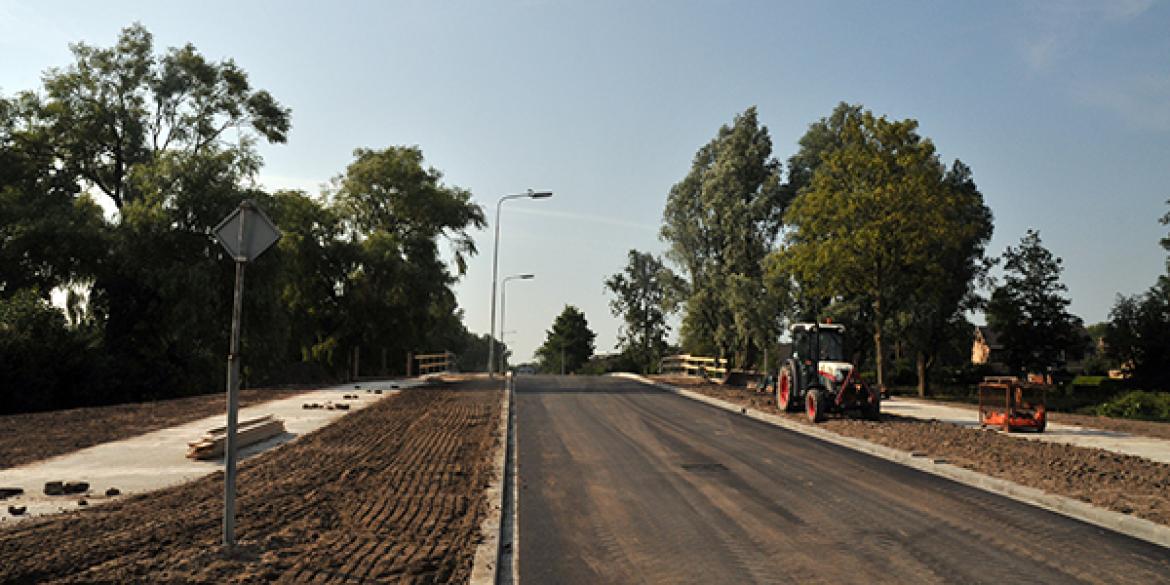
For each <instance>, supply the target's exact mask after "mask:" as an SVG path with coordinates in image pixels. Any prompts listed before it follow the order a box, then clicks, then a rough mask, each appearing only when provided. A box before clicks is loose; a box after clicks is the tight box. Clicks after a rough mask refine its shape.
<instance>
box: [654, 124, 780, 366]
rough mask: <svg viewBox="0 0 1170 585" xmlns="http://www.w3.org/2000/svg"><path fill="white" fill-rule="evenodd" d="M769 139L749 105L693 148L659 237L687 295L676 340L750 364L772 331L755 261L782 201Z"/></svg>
mask: <svg viewBox="0 0 1170 585" xmlns="http://www.w3.org/2000/svg"><path fill="white" fill-rule="evenodd" d="M780 171H781V166H780V163H779V161H777V160H776V159H775V158H774V157H773V156H772V139H771V137H770V136H769V135H768V129H767V128H766V127H764V126H763V125H761V124H760V122H759V119H758V116H757V113H756V109H755V108H754V107H752V108H748V109H747V110H746V111H745V112H743V113H742V114H740V115H738V116H736V117H735V120H734V121H733V122H732V124H731V125H730V126H723V127H721V128H720V129H719V131H718V133H717V134H716V136H715V138H714V139H712V140H711V142H709V143H707V144H706V145H704V146H703V147H702V148H700V149H699V151H698V152H697V153H696V154H695V158H694V160H693V162H692V164H691V170H690V172H689V173H687V176H686V177H684V178H683V180H681V181H679V182H678V183H676V184H675V185H674V186H673V187H672V188H671V189H670V194H669V196H668V197H667V202H666V209H665V210H664V211H663V225H662V230H661V233H660V236H661V238H662V239H663V240H664V241H666V242H667V243H669V244H670V250H669V251H668V252H667V258H669V259H670V260H671V261H673V262H674V263H675V264H676V265H677V266H679V267H680V268H681V269H682V271H683V273H684V276H685V279H686V281H687V289H688V291H689V294H688V295H687V296H686V299H685V309H686V312H685V314H684V317H683V325H682V345H683V347H684V348H685V349H687V350H688V351H691V352H695V353H705V354H719V355H728V356H730V357H732V358H733V360H734V363H736V364H738V365H740V366H748V365H752V364H754V363H755V361H756V356H757V353H758V352H759V350H760V348H761V347H763V346H764V345H765V344H767V343H768V342H769V340H771V339H774V338H775V336H776V335H777V334H778V333H779V331H778V329H777V327H775V326H774V325H775V324H774V322H773V321H774V320H773V316H774V314H775V311H774V310H773V309H772V307H771V306H769V305H768V303H767V302H766V300H767V299H766V297H765V295H764V294H763V293H764V283H763V267H762V261H763V259H764V257H765V256H767V254H768V252H769V250H770V249H771V246H772V244H773V243H774V242H775V239H776V237H777V234H778V233H779V230H780V227H781V216H782V214H783V212H784V208H785V206H786V204H787V199H786V198H785V197H784V192H783V190H782V189H781V183H780Z"/></svg>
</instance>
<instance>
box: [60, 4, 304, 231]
mask: <svg viewBox="0 0 1170 585" xmlns="http://www.w3.org/2000/svg"><path fill="white" fill-rule="evenodd" d="M71 49H72V51H73V56H74V63H73V64H72V65H70V66H68V67H66V68H64V69H50V70H49V71H48V72H47V73H46V74H45V76H44V84H45V99H44V103H43V107H42V108H41V116H42V117H43V120H44V122H45V123H46V124H48V125H49V127H50V128H51V133H52V135H53V137H54V144H55V146H56V154H57V155H58V156H59V158H60V159H61V161H62V162H63V164H64V165H65V167H66V168H67V169H68V170H70V171H72V172H74V173H76V174H77V175H78V176H80V177H81V178H82V179H83V180H84V181H85V183H86V184H88V185H91V186H93V187H96V188H97V189H99V190H101V192H103V193H105V194H106V195H107V196H109V197H110V199H111V200H112V201H113V203H114V205H115V206H116V207H118V208H119V209H121V208H122V207H123V206H124V205H126V204H127V203H129V202H132V201H134V200H136V199H139V198H141V197H144V196H145V195H146V193H144V192H142V191H141V190H140V189H137V188H136V185H135V183H134V181H133V177H134V175H135V174H136V173H137V172H138V170H137V169H138V167H140V166H141V165H149V164H151V163H153V162H154V161H155V160H156V159H157V158H158V157H159V156H160V155H163V154H164V153H172V154H174V153H183V154H187V155H196V156H198V155H202V154H206V153H209V152H215V151H219V150H223V149H224V148H235V149H237V150H238V151H239V153H240V155H241V157H243V158H253V157H254V151H252V150H251V149H250V146H251V144H252V143H253V142H254V141H255V140H256V138H261V139H264V140H267V141H269V142H277V143H282V142H284V141H285V140H286V138H287V135H288V130H289V127H290V123H289V110H288V109H287V108H285V107H283V106H281V105H280V104H279V103H278V102H277V101H276V100H275V99H274V98H273V97H272V95H271V94H269V93H268V92H267V91H264V90H257V89H253V88H252V87H251V84H250V83H249V81H248V76H247V74H246V73H245V72H244V71H243V70H242V69H241V68H240V67H239V66H237V65H236V64H235V62H234V61H232V60H230V59H228V60H225V61H221V62H212V61H209V60H207V59H206V58H205V57H204V56H203V55H202V54H200V53H199V51H197V50H196V49H195V47H194V46H192V45H190V44H188V45H185V46H183V47H180V48H171V49H169V50H167V51H166V52H165V53H164V54H161V55H158V54H155V52H154V39H153V36H152V35H151V34H150V32H149V31H147V30H146V28H145V27H143V26H142V25H141V24H134V25H131V26H129V27H127V28H125V29H123V30H122V32H121V34H120V35H119V37H118V41H117V43H116V44H115V45H114V46H113V47H108V48H103V47H94V46H90V45H87V44H85V43H77V44H75V45H72V47H71ZM229 130H240V131H244V132H243V133H242V134H241V136H242V137H241V138H240V139H239V141H238V142H236V143H234V144H232V143H230V142H227V141H226V140H225V137H227V136H229V134H228V131H229ZM233 134H234V133H233ZM252 162H253V163H254V161H252Z"/></svg>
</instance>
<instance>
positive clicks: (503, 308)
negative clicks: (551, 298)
mask: <svg viewBox="0 0 1170 585" xmlns="http://www.w3.org/2000/svg"><path fill="white" fill-rule="evenodd" d="M533 278H536V275H535V274H513V275H512V276H505V277H504V283H503V284H501V285H500V342H501V343H502V342H503V341H504V314H505V313H506V312H507V308H508V301H507V299H508V281H509V280H532V279H533ZM506 349H507V348H506V346H505V347H504V348H501V349H500V371H501V372H503V371H504V369H505V366H507V365H508V360H507V358H505V357H504V355H503V353H504V351H505V350H506Z"/></svg>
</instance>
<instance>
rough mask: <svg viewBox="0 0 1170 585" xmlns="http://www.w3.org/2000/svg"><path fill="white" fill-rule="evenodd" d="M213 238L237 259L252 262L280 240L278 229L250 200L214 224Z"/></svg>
mask: <svg viewBox="0 0 1170 585" xmlns="http://www.w3.org/2000/svg"><path fill="white" fill-rule="evenodd" d="M215 237H216V238H217V239H219V243H220V244H221V245H223V247H224V249H225V250H227V251H228V254H231V256H232V259H234V260H236V261H237V262H251V261H253V260H255V259H256V257H257V256H259V255H260V254H263V253H264V251H265V250H267V249H268V248H271V247H272V245H273V244H275V243H276V242H277V240H279V239H280V230H278V229H276V226H275V225H273V224H272V220H270V219H268V216H267V215H264V212H263V211H261V210H260V208H259V207H257V206H256V204H255V203H253V202H252V201H251V200H244V202H243V203H240V206H239V207H237V208H236V210H235V211H233V212H231V214H230V215H228V216H227V217H225V218H224V220H223V221H221V222H219V225H217V226H215Z"/></svg>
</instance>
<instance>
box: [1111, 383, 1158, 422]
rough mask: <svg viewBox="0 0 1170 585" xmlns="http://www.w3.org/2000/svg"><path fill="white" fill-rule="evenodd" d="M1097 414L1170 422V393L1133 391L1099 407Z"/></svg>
mask: <svg viewBox="0 0 1170 585" xmlns="http://www.w3.org/2000/svg"><path fill="white" fill-rule="evenodd" d="M1097 414H1099V415H1101V416H1112V417H1116V418H1133V419H1140V420H1154V421H1167V422H1170V392H1146V391H1143V390H1132V391H1130V392H1126V393H1125V394H1122V395H1121V396H1119V397H1117V398H1114V399H1113V400H1110V401H1109V402H1106V403H1105V404H1102V405H1101V406H1098V407H1097Z"/></svg>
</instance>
